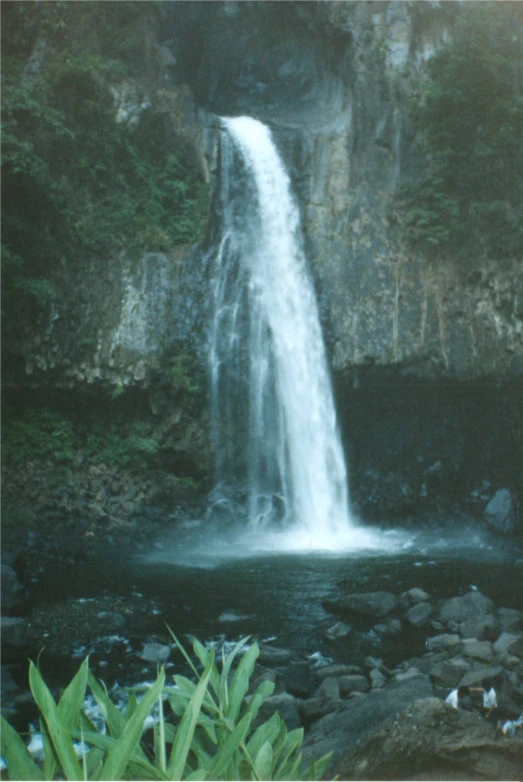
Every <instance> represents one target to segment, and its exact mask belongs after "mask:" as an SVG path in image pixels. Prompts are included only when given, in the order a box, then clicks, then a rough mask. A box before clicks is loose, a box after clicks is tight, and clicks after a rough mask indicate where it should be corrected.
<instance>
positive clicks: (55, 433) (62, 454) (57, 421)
mask: <svg viewBox="0 0 523 782" xmlns="http://www.w3.org/2000/svg"><path fill="white" fill-rule="evenodd" d="M76 446H77V441H76V435H75V432H74V429H73V425H72V422H71V421H68V420H66V419H64V418H63V417H62V416H59V415H57V414H56V413H53V412H52V411H50V410H46V409H43V410H40V411H36V410H27V411H25V413H24V415H23V416H21V417H19V418H18V417H17V418H10V417H9V416H5V417H4V421H3V424H2V455H3V459H4V461H5V463H12V464H22V463H24V462H27V461H31V460H33V459H43V458H47V457H52V458H53V459H55V460H56V461H58V462H66V463H68V462H71V461H72V460H73V457H74V451H75V448H76Z"/></svg>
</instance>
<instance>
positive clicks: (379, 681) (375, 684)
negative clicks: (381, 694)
mask: <svg viewBox="0 0 523 782" xmlns="http://www.w3.org/2000/svg"><path fill="white" fill-rule="evenodd" d="M369 676H370V681H371V687H372V689H380V688H381V687H384V686H385V682H386V681H387V680H386V678H385V676H384V675H383V673H382V672H381V670H380V669H379V668H373V669H372V671H371V672H370V673H369Z"/></svg>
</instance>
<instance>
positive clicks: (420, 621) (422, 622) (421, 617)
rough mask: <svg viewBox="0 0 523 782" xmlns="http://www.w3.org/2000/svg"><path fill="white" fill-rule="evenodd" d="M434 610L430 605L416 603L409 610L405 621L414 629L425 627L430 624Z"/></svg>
mask: <svg viewBox="0 0 523 782" xmlns="http://www.w3.org/2000/svg"><path fill="white" fill-rule="evenodd" d="M433 611H434V609H433V607H432V606H431V604H430V603H421V602H420V603H416V604H415V605H413V606H412V608H409V610H408V611H407V613H406V614H405V619H406V620H407V622H408V623H409V625H411V626H412V627H425V626H426V625H428V624H429V620H430V617H431V616H432V613H433Z"/></svg>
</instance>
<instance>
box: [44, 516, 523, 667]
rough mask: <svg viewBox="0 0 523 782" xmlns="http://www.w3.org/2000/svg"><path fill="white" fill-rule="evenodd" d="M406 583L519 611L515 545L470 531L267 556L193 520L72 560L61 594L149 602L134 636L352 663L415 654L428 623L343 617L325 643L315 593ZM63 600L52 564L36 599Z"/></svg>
mask: <svg viewBox="0 0 523 782" xmlns="http://www.w3.org/2000/svg"><path fill="white" fill-rule="evenodd" d="M395 536H396V537H395ZM229 557H232V558H229ZM340 585H341V586H340ZM411 587H421V588H423V589H425V590H426V591H427V592H428V593H429V594H430V595H431V596H432V597H433V598H434V599H439V598H446V597H452V596H454V595H458V594H463V593H464V592H466V591H469V590H470V589H477V590H479V591H480V592H482V593H483V594H485V595H487V596H488V597H490V598H491V599H493V600H494V601H495V602H496V604H497V605H498V606H506V607H510V608H518V609H523V548H522V546H521V544H520V543H515V542H514V541H503V540H499V539H496V538H494V537H489V536H488V535H479V534H478V533H477V532H475V531H473V528H468V527H464V528H462V529H460V530H456V529H454V530H450V531H449V528H448V527H447V528H446V529H445V530H444V531H437V530H435V531H433V532H431V533H430V534H427V533H425V534H423V535H417V536H416V535H414V534H413V533H407V532H405V533H397V535H396V533H393V534H392V537H391V536H390V534H388V535H385V536H384V537H383V538H382V539H381V542H380V540H378V543H377V545H376V546H375V547H374V548H372V549H364V550H352V551H351V550H347V551H345V552H327V553H326V552H323V553H322V552H307V553H304V552H296V553H290V552H287V553H276V552H271V553H267V552H260V551H253V550H252V548H251V549H249V548H248V547H247V546H242V545H236V546H235V545H234V541H233V540H232V539H231V540H230V541H224V539H223V538H216V539H213V537H212V536H211V535H210V534H209V532H208V530H206V529H205V528H197V529H196V530H194V531H192V532H191V534H189V535H188V536H187V539H181V537H180V533H177V536H176V538H172V537H170V536H169V535H167V536H163V537H161V538H160V539H159V540H157V541H154V542H151V548H150V550H144V551H142V552H138V553H133V552H122V556H121V557H120V558H115V557H114V556H112V557H111V558H110V559H107V560H100V561H99V562H97V563H96V567H94V566H83V567H79V568H78V569H77V570H76V571H75V572H74V573H73V574H69V576H68V582H67V596H68V597H69V599H71V600H74V599H78V598H82V599H85V598H93V597H100V596H106V597H107V596H132V599H133V600H134V601H135V602H134V605H135V608H136V611H138V609H139V608H140V607H141V606H142V607H143V604H144V603H145V602H146V601H151V605H154V606H155V610H154V611H150V613H149V614H148V616H147V618H146V621H145V622H143V621H142V623H141V626H140V628H139V631H138V630H137V629H136V628H134V629H133V627H132V617H131V619H130V623H131V624H130V627H127V628H126V631H127V635H131V636H132V635H134V637H138V636H139V635H140V634H141V636H142V637H145V636H146V635H147V634H158V635H161V636H163V637H166V638H168V634H167V631H166V624H167V625H169V627H170V628H172V630H173V631H174V632H175V633H176V634H177V635H183V634H194V635H196V636H197V637H198V638H199V639H200V640H202V641H207V640H210V639H220V638H222V639H225V640H234V639H237V638H238V637H240V636H243V635H251V634H252V635H255V636H256V637H258V638H259V639H261V640H263V639H267V638H270V639H272V642H273V643H274V645H276V646H281V647H288V648H292V649H295V650H296V651H297V652H298V653H299V654H302V655H304V656H305V655H309V654H312V653H313V652H317V651H319V652H321V653H322V654H323V655H324V656H327V657H329V658H332V659H333V660H337V661H343V662H347V663H355V664H361V662H362V657H363V656H365V655H367V654H373V655H376V656H379V657H381V658H382V659H384V661H385V663H386V664H388V665H394V664H396V663H398V662H400V661H401V660H404V659H406V658H408V657H410V656H413V655H415V654H419V653H423V651H425V646H424V644H425V639H426V636H427V631H426V630H424V631H407V630H403V631H402V632H401V633H399V634H396V635H394V636H380V635H379V633H377V632H376V631H375V630H374V629H373V626H374V625H375V623H376V621H379V620H375V619H374V620H373V619H370V618H369V619H360V620H357V621H355V620H354V619H352V618H351V619H350V620H348V619H347V618H345V619H344V621H347V622H348V623H349V624H350V625H351V628H352V633H351V635H350V636H349V637H348V638H346V639H343V640H338V641H336V642H332V641H329V640H328V638H327V637H326V635H325V632H326V630H327V629H328V628H329V627H331V626H332V625H333V624H334V623H335V622H336V621H338V620H339V618H340V617H336V616H334V615H333V614H332V613H330V612H329V611H327V610H326V609H325V607H324V605H323V601H325V600H328V599H334V598H336V597H339V596H340V594H341V593H343V592H362V591H375V590H386V591H391V592H394V593H395V594H399V593H400V592H402V591H404V590H407V589H410V588H411ZM63 598H64V583H63V580H62V579H61V578H60V576H59V574H58V573H57V574H55V575H54V576H53V577H51V578H48V579H47V580H46V581H45V582H42V583H41V584H39V586H38V600H40V601H45V602H46V603H52V602H53V600H58V599H62V600H63ZM131 614H132V611H131ZM433 632H435V631H433ZM120 665H121V664H120Z"/></svg>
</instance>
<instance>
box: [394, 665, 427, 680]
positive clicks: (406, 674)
mask: <svg viewBox="0 0 523 782" xmlns="http://www.w3.org/2000/svg"><path fill="white" fill-rule="evenodd" d="M422 675H423V674H422V673H421V671H420V670H419V668H407V670H406V671H402V672H401V673H397V674H396V675H395V676H394V679H395V680H396V681H397V682H406V681H408V680H409V679H413V678H414V677H415V676H422Z"/></svg>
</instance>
